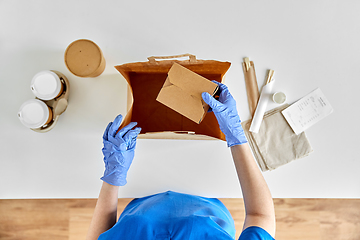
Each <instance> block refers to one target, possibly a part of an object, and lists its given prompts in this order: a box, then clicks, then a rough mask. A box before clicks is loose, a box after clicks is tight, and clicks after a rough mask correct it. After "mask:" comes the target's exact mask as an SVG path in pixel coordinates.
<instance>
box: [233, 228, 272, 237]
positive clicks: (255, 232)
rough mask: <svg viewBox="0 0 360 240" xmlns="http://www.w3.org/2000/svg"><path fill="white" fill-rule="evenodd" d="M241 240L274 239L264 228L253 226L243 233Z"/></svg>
mask: <svg viewBox="0 0 360 240" xmlns="http://www.w3.org/2000/svg"><path fill="white" fill-rule="evenodd" d="M239 240H274V238H273V237H272V236H271V235H270V234H269V233H268V232H267V231H265V230H264V229H263V228H261V227H257V226H251V227H248V228H246V229H245V230H244V231H243V232H242V233H241V235H240V237H239Z"/></svg>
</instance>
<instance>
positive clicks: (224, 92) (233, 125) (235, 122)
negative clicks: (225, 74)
mask: <svg viewBox="0 0 360 240" xmlns="http://www.w3.org/2000/svg"><path fill="white" fill-rule="evenodd" d="M213 82H214V83H216V84H217V85H219V88H220V97H219V100H216V99H215V98H214V97H212V96H211V95H210V94H209V93H207V92H204V93H202V98H203V99H204V101H205V102H206V103H207V104H208V105H209V106H210V108H211V110H212V111H213V112H214V114H215V117H216V119H217V121H218V123H219V126H220V130H221V131H222V132H223V133H224V134H225V137H226V142H227V144H228V147H231V146H234V145H238V144H243V143H247V139H246V137H245V133H244V130H243V128H242V126H241V121H240V117H239V114H238V112H237V109H236V101H235V99H234V98H233V96H231V94H230V92H229V89H228V88H227V86H226V85H224V84H222V83H219V82H217V81H213Z"/></svg>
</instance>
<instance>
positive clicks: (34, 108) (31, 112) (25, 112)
mask: <svg viewBox="0 0 360 240" xmlns="http://www.w3.org/2000/svg"><path fill="white" fill-rule="evenodd" d="M49 114H50V112H49V108H48V106H47V105H46V104H45V103H44V102H42V101H40V100H38V99H31V100H28V101H26V102H24V103H23V104H22V105H21V107H20V110H19V113H18V117H19V119H20V121H21V123H22V124H24V125H25V126H26V127H28V128H39V127H41V126H43V125H44V124H45V123H46V122H47V120H48V119H49Z"/></svg>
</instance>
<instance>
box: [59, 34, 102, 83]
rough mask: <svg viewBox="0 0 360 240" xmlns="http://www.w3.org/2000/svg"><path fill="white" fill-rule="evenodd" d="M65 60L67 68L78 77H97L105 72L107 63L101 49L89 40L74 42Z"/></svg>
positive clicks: (68, 49) (67, 50)
mask: <svg viewBox="0 0 360 240" xmlns="http://www.w3.org/2000/svg"><path fill="white" fill-rule="evenodd" d="M64 58H65V65H66V67H67V68H68V69H69V71H70V72H71V73H72V74H74V75H75V76H78V77H97V76H99V75H100V74H101V73H103V71H104V70H105V65H106V62H105V58H104V55H103V53H102V51H101V49H100V48H99V46H98V45H96V44H95V43H94V42H93V41H90V40H87V39H80V40H76V41H74V42H72V43H71V44H70V45H69V46H68V47H67V49H66V51H65V56H64Z"/></svg>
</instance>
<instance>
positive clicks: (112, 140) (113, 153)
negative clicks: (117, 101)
mask: <svg viewBox="0 0 360 240" xmlns="http://www.w3.org/2000/svg"><path fill="white" fill-rule="evenodd" d="M121 121H122V116H121V115H118V116H117V117H116V118H115V120H114V122H111V123H109V125H108V126H107V128H106V130H105V132H104V136H103V143H104V148H103V149H102V152H103V154H104V163H105V172H104V176H103V177H102V178H101V180H103V181H104V182H107V183H109V184H111V185H115V186H124V185H125V184H126V183H127V181H126V176H127V172H128V170H129V168H130V165H131V163H132V160H133V159H134V151H135V146H136V139H137V136H138V135H139V133H140V131H141V128H139V127H137V128H135V129H132V128H134V127H135V126H136V124H137V123H135V122H132V123H129V124H128V125H127V126H125V127H123V128H122V129H121V130H120V131H119V132H118V133H116V132H117V130H118V129H119V127H120V124H121Z"/></svg>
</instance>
